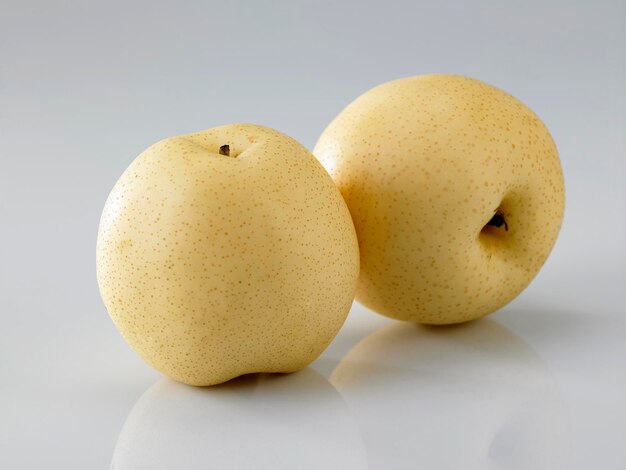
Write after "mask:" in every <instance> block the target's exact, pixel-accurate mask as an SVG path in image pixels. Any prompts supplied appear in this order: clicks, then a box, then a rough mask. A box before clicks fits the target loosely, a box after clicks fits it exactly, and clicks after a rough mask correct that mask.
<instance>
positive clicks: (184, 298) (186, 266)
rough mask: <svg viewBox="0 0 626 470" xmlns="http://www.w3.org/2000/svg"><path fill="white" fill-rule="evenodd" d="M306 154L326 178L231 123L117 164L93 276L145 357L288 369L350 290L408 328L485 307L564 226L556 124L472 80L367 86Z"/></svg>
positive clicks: (304, 357)
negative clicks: (119, 170) (552, 129)
mask: <svg viewBox="0 0 626 470" xmlns="http://www.w3.org/2000/svg"><path fill="white" fill-rule="evenodd" d="M313 153H314V154H315V156H316V157H317V158H318V159H319V161H320V162H321V163H322V165H323V166H324V168H325V169H326V170H327V171H328V173H330V176H331V177H332V179H331V178H330V177H329V176H328V173H326V171H325V170H324V168H323V167H322V165H320V163H318V161H317V160H316V159H315V157H314V156H313V155H312V154H311V153H309V152H308V151H307V150H306V149H305V148H304V147H303V146H301V145H300V144H298V143H297V142H296V141H294V140H293V139H291V138H289V137H287V136H285V135H283V134H281V133H279V132H277V131H274V130H272V129H268V128H264V127H260V126H254V125H249V124H241V125H230V126H222V127H217V128H214V129H210V130H207V131H204V132H199V133H195V134H188V135H184V136H179V137H173V138H170V139H166V140H164V141H161V142H159V143H157V144H155V145H153V146H152V147H150V148H148V149H147V150H146V151H145V152H144V153H142V154H141V155H140V156H139V157H138V158H137V159H136V160H135V161H134V162H133V163H132V164H131V166H130V167H129V168H128V169H127V170H126V172H125V173H124V174H123V175H122V177H121V178H120V180H119V181H118V182H117V184H116V185H115V187H114V189H113V191H112V192H111V195H110V196H109V198H108V200H107V203H106V205H105V208H104V212H103V215H102V220H101V223H100V231H99V235H98V246H97V268H98V281H99V285H100V291H101V294H102V297H103V300H104V303H105V305H106V307H107V309H108V311H109V313H110V315H111V317H112V319H113V321H114V323H115V324H116V326H117V327H118V328H119V329H120V331H121V332H122V334H123V335H124V337H125V338H126V340H127V341H128V342H129V343H130V344H131V346H132V347H133V348H134V349H135V350H136V351H137V352H138V353H139V355H140V356H141V357H142V358H143V359H144V360H145V361H146V362H148V363H149V364H151V365H152V366H154V367H155V368H157V369H158V370H160V371H162V372H163V373H165V374H166V375H169V376H170V377H172V378H174V379H176V380H179V381H181V382H185V383H188V384H194V385H211V384H216V383H220V382H224V381H226V380H229V379H231V378H233V377H235V376H238V375H242V374H246V373H251V372H290V371H294V370H298V369H300V368H302V367H305V366H306V365H307V364H309V363H310V362H311V361H313V360H314V359H315V358H316V357H317V356H318V355H319V354H320V353H321V352H322V351H323V350H324V349H325V348H326V346H327V345H328V344H329V343H330V341H331V340H332V339H333V338H334V336H335V335H336V333H337V332H338V330H339V328H340V327H341V325H342V324H343V322H344V320H345V317H346V315H347V313H348V311H349V309H350V306H351V303H352V300H353V298H354V294H355V289H356V298H357V300H359V301H360V302H361V303H363V304H364V305H365V306H367V307H370V308H371V309H373V310H375V311H377V312H379V313H382V314H385V315H387V316H390V317H393V318H398V319H401V320H409V321H415V322H421V323H431V324H446V323H456V322H461V321H467V320H471V319H474V318H478V317H481V316H483V315H486V314H489V313H491V312H493V311H495V310H496V309H498V308H500V307H502V306H503V305H504V304H506V303H508V302H509V301H510V300H512V299H513V298H514V297H515V296H516V295H517V294H519V293H520V292H521V291H522V290H523V289H524V288H525V287H526V286H527V285H528V283H529V282H530V281H531V280H532V278H533V277H534V276H535V274H536V273H537V272H538V270H539V269H540V267H541V266H542V264H543V263H544V261H545V260H546V258H547V256H548V254H549V252H550V250H551V248H552V246H553V244H554V242H555V240H556V237H557V234H558V231H559V228H560V224H561V220H562V216H563V206H564V190H563V177H562V172H561V167H560V162H559V158H558V154H557V151H556V147H555V145H554V142H553V141H552V138H551V137H550V134H549V133H548V131H547V129H546V128H545V126H544V125H543V124H542V122H541V121H540V120H539V119H538V118H537V116H536V115H535V114H534V113H533V112H532V111H530V110H529V109H528V108H527V107H526V106H524V105H523V104H522V103H521V102H519V101H518V100H516V99H515V98H513V97H512V96H510V95H508V94H506V93H504V92H503V91H501V90H499V89H497V88H494V87H492V86H490V85H487V84H485V83H482V82H479V81H477V80H473V79H469V78H465V77H461V76H450V75H427V76H421V77H414V78H407V79H403V80H397V81H393V82H389V83H386V84H383V85H381V86H379V87H376V88H374V89H373V90H370V91H369V92H367V93H365V94H364V95H362V96H361V97H360V98H358V99H357V100H356V101H354V102H353V103H352V104H350V105H349V106H348V107H347V108H346V109H345V110H344V111H343V112H342V113H341V114H340V115H339V116H338V117H337V118H336V119H335V120H334V121H333V122H332V123H331V124H330V125H329V127H328V128H327V129H326V130H325V131H324V133H323V135H322V136H321V138H320V139H319V141H318V143H317V145H316V147H315V150H314V151H313ZM333 180H334V182H333ZM337 188H338V189H337ZM342 196H343V197H342ZM344 201H345V202H344ZM346 204H347V206H346ZM357 240H358V241H357ZM359 253H360V254H359ZM359 260H360V267H359Z"/></svg>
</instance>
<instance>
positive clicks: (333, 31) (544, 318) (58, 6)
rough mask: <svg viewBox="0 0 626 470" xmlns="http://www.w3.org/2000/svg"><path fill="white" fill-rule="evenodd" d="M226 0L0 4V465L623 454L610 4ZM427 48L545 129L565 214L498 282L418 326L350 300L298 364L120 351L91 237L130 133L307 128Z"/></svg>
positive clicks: (613, 8)
mask: <svg viewBox="0 0 626 470" xmlns="http://www.w3.org/2000/svg"><path fill="white" fill-rule="evenodd" d="M226 4H227V2H219V3H218V2H214V3H211V2H180V3H176V4H175V3H174V2H172V3H171V4H168V3H166V2H162V3H159V2H147V1H146V2H100V3H95V2H94V3H90V2H69V1H64V2H43V1H42V2H17V1H15V2H13V1H6V0H3V1H2V3H0V209H1V215H2V218H1V219H0V320H1V323H0V468H3V469H4V468H6V469H12V468H60V469H61V468H62V469H86V468H89V469H92V468H93V469H95V468H107V467H108V466H109V465H111V462H113V463H114V464H115V465H116V467H117V468H123V469H127V468H189V469H195V468H220V469H222V468H274V469H275V468H283V467H284V468H367V467H368V466H369V468H372V469H379V468H380V469H382V468H384V469H390V468H399V469H400V468H425V469H458V468H464V469H482V468H512V469H535V468H541V469H543V468H546V469H557V468H565V469H569V468H572V469H585V470H587V469H589V468H598V469H603V470H610V469H623V468H626V450H625V449H626V446H625V445H624V443H625V442H626V399H625V398H624V396H625V395H626V341H625V340H624V331H625V330H626V317H625V316H624V308H623V305H624V300H625V299H624V297H625V296H624V290H625V287H626V282H625V281H626V271H625V268H624V264H625V262H626V252H625V249H624V245H623V239H624V238H625V235H626V233H625V232H626V230H625V228H626V222H625V220H626V217H625V214H624V209H623V207H624V202H625V199H626V190H625V189H624V188H625V185H624V181H625V179H626V158H625V157H626V145H625V130H626V111H625V109H626V91H625V90H626V86H625V84H626V65H625V62H626V28H625V26H624V25H625V24H626V6H625V2H624V1H598V2H591V1H580V2H573V1H548V2H533V1H530V2H496V1H493V2H492V1H478V2H380V3H378V4H377V5H375V4H374V3H373V2H335V1H332V2H331V1H310V2H284V3H279V2H248V3H243V2H228V5H226ZM431 72H446V73H459V74H465V75H470V76H473V77H476V78H479V79H482V80H485V81H487V82H489V83H492V84H494V85H496V86H499V87H501V88H503V89H505V90H506V91H508V92H510V93H512V94H513V95H515V96H517V97H518V98H520V99H521V100H522V101H524V102H525V103H527V104H528V105H529V106H530V107H531V108H533V109H534V110H535V111H536V112H537V113H538V114H539V116H540V117H541V118H542V119H543V120H544V122H545V123H546V125H547V126H548V128H549V129H550V130H551V132H552V134H553V136H554V139H555V141H556V143H557V145H558V147H559V150H560V153H561V158H562V163H563V168H564V172H565V178H566V187H567V188H566V189H567V209H566V217H565V222H564V225H563V229H562V233H561V236H560V238H559V240H558V242H557V245H556V247H555V249H554V251H553V253H552V255H551V257H550V259H549V260H548V262H547V264H546V265H545V267H544V269H543V270H542V272H541V273H540V275H539V276H538V277H537V278H536V279H535V281H534V283H533V284H532V285H531V286H530V287H529V288H528V289H527V290H526V291H525V292H524V293H523V294H522V295H521V296H520V297H519V298H518V299H516V300H515V301H514V302H513V303H511V304H510V305H509V306H507V307H506V308H504V309H503V310H502V311H500V312H498V313H496V314H494V315H492V316H491V317H490V318H489V319H487V320H483V321H480V322H475V323H473V324H469V325H465V326H459V327H452V328H438V329H433V328H420V327H415V326H413V325H408V324H403V323H399V322H393V321H391V320H386V319H384V318H382V317H380V316H378V315H375V314H374V313H371V312H368V311H366V310H365V309H364V308H362V307H360V306H359V305H356V304H355V306H354V308H353V310H352V312H351V314H350V316H349V318H348V321H347V322H346V325H345V326H344V328H343V329H342V331H341V332H340V334H339V336H338V337H337V338H336V340H335V342H333V343H332V345H331V346H330V348H329V349H328V350H327V351H326V352H325V353H324V354H323V355H322V356H321V357H320V358H319V359H318V360H317V361H316V362H315V363H314V364H312V366H311V367H310V368H308V369H305V370H304V371H302V372H300V373H297V374H292V375H289V376H258V377H251V378H244V379H241V380H238V381H235V382H233V383H230V384H227V385H224V386H221V387H215V388H211V389H193V388H190V387H184V386H182V385H179V384H176V383H173V382H170V381H168V380H167V379H163V378H161V376H160V375H159V374H158V373H157V372H155V371H153V370H151V369H150V368H149V367H148V366H146V365H145V364H143V363H142V362H141V361H140V360H139V359H138V358H137V357H136V356H135V355H134V353H133V352H132V351H131V350H130V348H129V347H128V346H127V345H126V344H125V343H124V341H123V340H122V339H121V337H120V336H119V334H118V333H117V331H116V330H115V328H114V327H113V325H112V323H111V321H110V320H109V318H108V316H107V314H106V311H105V309H104V307H103V305H102V303H101V301H100V298H99V295H98V291H97V285H96V281H95V260H94V258H95V255H94V252H95V240H96V233H97V226H98V220H99V216H100V212H101V210H102V206H103V204H104V201H105V199H106V196H107V194H108V192H109V190H110V189H111V187H112V186H113V184H114V183H115V181H116V179H117V178H118V177H119V175H120V174H121V173H122V171H123V170H124V169H125V167H126V166H127V165H128V164H129V163H130V162H131V161H132V159H133V158H134V157H135V156H136V155H137V154H138V153H140V152H141V151H142V150H143V149H144V148H145V147H147V146H148V145H150V144H151V143H153V142H155V141H157V140H159V139H162V138H164V137H167V136H170V135H175V134H179V133H185V132H191V131H195V130H200V129H203V128H208V127H212V126H215V125H219V124H225V123H230V122H254V123H259V124H264V125H267V126H271V127H275V128H277V129H279V130H281V131H283V132H285V133H287V134H290V135H291V136H293V137H295V138H296V139H298V140H300V141H301V142H302V143H303V144H305V145H306V146H308V147H309V148H312V146H313V145H314V143H315V140H316V138H317V136H318V135H319V134H320V133H321V131H322V130H323V129H324V127H325V126H326V124H327V123H328V122H329V121H330V120H331V119H332V118H333V117H334V116H335V115H336V114H337V113H338V112H339V111H340V110H341V109H342V108H343V107H344V106H345V105H346V104H348V103H349V102H350V101H351V100H352V99H354V98H355V97H356V96H358V95H359V94H361V93H362V92H364V91H365V90H367V89H369V88H371V87H372V86H375V85H377V84H379V83H382V82H384V81H387V80H391V79H394V78H399V77H403V76H409V75H418V74H422V73H431ZM141 465H144V466H145V467H141ZM159 465H160V466H159Z"/></svg>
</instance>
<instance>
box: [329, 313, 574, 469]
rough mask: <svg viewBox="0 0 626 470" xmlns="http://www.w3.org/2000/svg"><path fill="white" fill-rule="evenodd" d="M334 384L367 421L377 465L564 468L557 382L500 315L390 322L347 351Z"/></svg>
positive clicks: (367, 438)
mask: <svg viewBox="0 0 626 470" xmlns="http://www.w3.org/2000/svg"><path fill="white" fill-rule="evenodd" d="M331 383H332V384H333V385H335V387H336V388H337V389H338V390H339V391H340V392H341V394H342V395H343V397H344V399H345V400H346V401H347V402H348V405H349V406H350V407H351V408H352V410H353V414H354V415H355V418H356V419H357V421H358V423H359V426H360V427H361V433H362V435H363V439H364V441H365V445H366V447H367V451H368V459H369V466H370V469H374V470H375V469H390V468H393V469H404V468H411V469H415V468H424V469H429V470H437V469H459V468H463V469H481V470H482V469H491V468H494V469H496V468H497V469H502V468H506V469H524V470H528V469H533V470H537V469H550V470H555V469H559V468H567V463H568V457H567V455H568V442H569V438H568V435H567V434H568V433H567V429H568V426H567V424H566V415H567V413H566V408H565V406H564V405H563V403H562V400H561V398H560V392H559V390H558V388H557V386H556V383H555V381H554V379H553V378H552V376H551V375H550V372H549V371H548V369H547V367H546V365H545V364H544V363H543V361H542V360H541V358H540V357H539V356H538V355H537V354H536V353H535V352H534V351H533V350H532V349H531V348H530V347H529V346H528V345H527V344H525V343H524V342H523V341H522V340H521V339H520V338H518V337H517V336H516V335H515V334H513V333H512V332H511V331H509V330H507V329H506V328H504V327H503V326H501V325H499V324H498V323H496V322H495V321H493V320H480V321H476V322H473V323H468V324H464V325H458V326H451V327H445V328H442V327H425V326H417V325H412V324H407V323H396V324H393V325H390V326H387V327H384V328H382V329H380V330H378V331H376V332H374V333H372V334H371V335H369V336H368V337H366V338H365V339H363V340H362V341H361V342H360V343H358V344H357V345H356V346H355V347H354V348H353V349H352V350H351V351H350V352H349V353H348V354H347V356H346V357H345V358H344V359H343V360H342V361H341V362H340V363H339V365H338V366H337V367H336V368H335V370H334V371H333V373H332V376H331Z"/></svg>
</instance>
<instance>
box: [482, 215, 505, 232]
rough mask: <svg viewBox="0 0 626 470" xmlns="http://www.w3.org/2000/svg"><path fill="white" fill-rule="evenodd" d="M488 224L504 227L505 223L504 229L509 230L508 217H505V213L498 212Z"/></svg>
mask: <svg viewBox="0 0 626 470" xmlns="http://www.w3.org/2000/svg"><path fill="white" fill-rule="evenodd" d="M487 225H492V226H494V227H498V228H500V227H502V226H503V225H504V230H506V231H507V232H508V230H509V225H508V224H507V223H506V219H505V218H504V214H500V213H498V212H496V213H495V214H494V215H493V217H492V218H491V220H490V221H489V222H487Z"/></svg>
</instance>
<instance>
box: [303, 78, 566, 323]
mask: <svg viewBox="0 0 626 470" xmlns="http://www.w3.org/2000/svg"><path fill="white" fill-rule="evenodd" d="M313 153H314V154H315V156H316V157H317V158H318V159H319V160H320V161H321V162H322V164H323V165H324V167H325V168H326V169H327V170H328V172H329V173H330V174H331V176H332V177H333V179H334V180H335V182H336V183H337V186H338V187H339V189H340V191H341V193H342V195H343V196H344V198H345V200H346V203H347V204H348V208H349V209H350V213H351V214H352V219H353V221H354V224H355V227H356V231H357V237H358V239H359V247H360V253H361V273H360V276H359V282H358V286H357V293H356V299H357V300H358V301H359V302H360V303H362V304H363V305H365V306H366V307H369V308H370V309H372V310H375V311H376V312H379V313H381V314H383V315H386V316H389V317H392V318H397V319H400V320H406V321H412V322H418V323H429V324H447V323H458V322H463V321H467V320H472V319H475V318H479V317H482V316H484V315H487V314H489V313H492V312H494V311H495V310H497V309H499V308H500V307H502V306H504V305H505V304H507V303H508V302H510V301H511V300H512V299H513V298H515V297H516V296H517V295H518V294H519V293H520V292H522V290H524V289H525V288H526V286H528V284H529V283H530V282H531V280H532V279H533V278H534V277H535V275H536V274H537V272H538V271H539V269H540V268H541V267H542V265H543V264H544V262H545V261H546V258H547V257H548V254H549V253H550V251H551V249H552V246H553V245H554V243H555V240H556V238H557V235H558V233H559V230H560V227H561V221H562V219H563V210H564V183H563V173H562V171H561V164H560V161H559V155H558V152H557V149H556V146H555V144H554V141H553V140H552V137H551V136H550V133H549V132H548V129H547V128H546V126H545V125H544V124H543V123H542V122H541V120H540V119H539V118H538V117H537V116H536V115H535V114H534V113H533V112H532V111H531V110H530V109H529V108H528V107H526V106H525V105H524V104H523V103H521V102H520V101H519V100H517V99H515V98H514V97H513V96H511V95H509V94H507V93H505V92H504V91H502V90H500V89H498V88H495V87H493V86H491V85H488V84H486V83H483V82H481V81H479V80H474V79H471V78H467V77H462V76H458V75H425V76H419V77H411V78H405V79H401V80H396V81H392V82H389V83H385V84H383V85H380V86H378V87H376V88H374V89H372V90H370V91H368V92H366V93H365V94H363V95H362V96H360V97H359V98H357V99H356V100H355V101H354V102H352V103H351V104H350V105H348V107H347V108H346V109H344V110H343V111H342V112H341V113H340V114H339V115H338V116H337V117H336V118H335V119H334V120H333V121H332V122H331V124H330V125H329V126H328V127H327V128H326V130H325V131H324V132H323V134H322V136H321V137H320V139H319V141H318V142H317V145H316V146H315V149H314V151H313Z"/></svg>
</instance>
